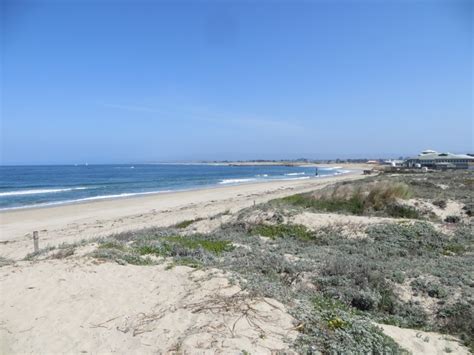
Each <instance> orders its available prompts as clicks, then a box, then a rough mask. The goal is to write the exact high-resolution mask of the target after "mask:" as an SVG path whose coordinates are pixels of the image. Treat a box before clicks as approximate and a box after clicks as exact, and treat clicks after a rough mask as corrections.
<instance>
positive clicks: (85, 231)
mask: <svg viewBox="0 0 474 355" xmlns="http://www.w3.org/2000/svg"><path fill="white" fill-rule="evenodd" d="M361 176H362V175H361V171H360V170H353V171H351V172H350V173H347V174H344V175H339V176H332V177H327V178H326V177H322V178H317V179H308V180H294V181H284V180H283V181H272V182H264V183H249V184H242V185H237V186H224V187H216V188H209V189H203V190H194V191H183V192H171V193H162V194H157V195H150V196H140V197H134V198H120V199H113V200H106V201H94V202H87V203H77V204H71V205H64V206H55V207H46V208H33V209H25V210H12V211H5V212H1V213H0V226H1V236H0V243H1V244H0V256H3V257H7V258H10V259H16V260H17V259H21V258H23V257H24V256H25V255H27V254H28V253H30V252H32V251H33V249H32V248H33V242H32V233H33V231H38V232H39V236H40V247H41V248H44V247H47V246H56V245H58V244H61V243H73V242H78V241H80V240H82V239H91V238H95V237H102V236H107V235H110V234H113V233H119V232H123V231H127V230H135V229H141V228H147V227H153V226H157V227H162V226H169V225H173V224H175V223H178V222H180V221H183V220H187V219H194V218H206V217H210V216H213V215H216V214H218V213H222V212H224V211H229V212H231V213H233V212H236V211H238V210H240V209H242V208H245V207H248V206H251V205H253V204H254V203H261V202H265V201H268V200H270V199H273V198H277V197H282V196H286V195H290V194H294V193H299V192H305V191H310V190H313V189H315V188H318V187H323V186H326V185H328V184H332V183H334V182H337V181H342V180H352V179H359V178H361Z"/></svg>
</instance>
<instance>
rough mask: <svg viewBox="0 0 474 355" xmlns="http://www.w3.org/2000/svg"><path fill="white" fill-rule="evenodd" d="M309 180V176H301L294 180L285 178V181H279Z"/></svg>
mask: <svg viewBox="0 0 474 355" xmlns="http://www.w3.org/2000/svg"><path fill="white" fill-rule="evenodd" d="M307 179H311V176H301V177H295V178H287V179H281V180H291V181H293V180H307Z"/></svg>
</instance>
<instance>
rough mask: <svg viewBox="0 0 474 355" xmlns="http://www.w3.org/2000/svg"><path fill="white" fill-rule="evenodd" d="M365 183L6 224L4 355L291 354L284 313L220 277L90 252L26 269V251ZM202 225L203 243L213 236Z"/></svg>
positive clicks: (310, 183) (304, 183)
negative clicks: (117, 260) (106, 259)
mask: <svg viewBox="0 0 474 355" xmlns="http://www.w3.org/2000/svg"><path fill="white" fill-rule="evenodd" d="M361 176H362V175H361V174H360V171H354V172H351V173H349V174H345V175H340V176H336V177H328V178H317V179H308V180H293V181H273V182H265V183H253V184H245V185H238V186H225V187H216V188H212V189H205V190H196V191H185V192H174V193H165V194H158V195H150V196H146V197H136V198H127V199H115V200H107V201H99V202H89V203H81V204H72V205H64V206H56V207H49V208H37V209H25V210H14V211H8V212H2V213H1V214H0V219H1V222H0V223H1V231H2V233H1V237H0V242H1V244H0V255H1V256H2V257H4V258H8V259H14V260H16V261H15V262H14V263H13V264H11V265H7V266H3V267H2V268H0V288H1V289H0V292H1V295H2V297H1V298H0V312H1V314H2V319H1V321H0V353H1V354H19V353H33V354H36V353H51V354H57V353H107V354H108V353H120V354H149V353H182V352H184V353H192V354H194V353H199V354H207V353H209V354H211V353H212V354H214V353H226V354H227V353H231V354H239V353H242V351H243V350H245V351H248V352H250V353H253V354H266V353H267V354H270V353H271V352H272V351H279V350H283V351H285V352H287V353H291V350H290V348H289V347H290V344H291V343H292V341H294V339H295V338H296V336H297V334H298V332H297V331H296V330H294V329H293V328H294V327H295V325H296V324H294V319H293V318H292V317H291V316H290V315H289V314H288V313H287V312H286V309H285V307H284V305H282V304H281V303H279V302H277V301H276V300H273V299H265V298H257V299H256V298H250V297H249V296H248V295H246V293H245V292H242V291H241V290H240V288H239V286H238V285H232V284H230V283H229V281H228V279H229V277H230V275H224V274H222V272H221V271H219V270H195V269H192V268H189V267H185V266H178V267H173V268H168V267H167V266H166V265H155V266H147V267H140V266H134V265H126V266H123V265H118V264H116V263H113V262H101V261H98V260H97V259H94V258H90V257H88V256H87V254H88V253H89V252H90V251H91V249H94V248H95V246H94V245H93V244H92V245H91V244H89V245H84V246H81V247H79V248H78V249H77V250H76V252H75V253H74V256H72V257H69V258H66V259H58V260H55V259H48V260H36V261H24V260H21V259H23V258H24V257H25V256H26V255H27V254H28V253H31V252H32V251H33V242H32V232H33V231H35V230H36V231H39V235H40V248H45V247H47V246H56V245H58V244H61V243H74V242H78V241H81V240H83V239H92V238H94V237H100V236H107V235H110V234H112V233H118V232H121V231H126V230H135V229H140V228H147V227H152V226H169V225H173V224H175V223H177V222H180V221H183V220H188V219H193V218H199V217H200V218H205V217H210V216H215V215H216V214H219V213H223V212H227V211H229V212H230V213H229V214H227V213H226V214H225V216H224V217H231V215H232V213H235V212H237V211H239V210H241V209H242V208H245V207H248V206H252V205H253V204H254V203H261V202H264V201H268V200H270V199H273V198H276V197H282V196H285V195H290V194H294V193H298V192H304V191H310V190H314V189H316V188H320V187H323V186H326V185H328V184H332V183H334V182H336V181H341V180H352V179H359V178H361ZM217 221H218V220H217ZM202 222H203V223H201V224H202V225H200V226H199V224H197V226H198V227H199V228H200V229H201V230H204V231H211V230H212V229H213V228H214V227H218V224H217V225H216V226H213V225H212V223H214V222H215V221H214V220H210V219H207V220H205V221H202ZM217 223H220V222H217ZM204 224H205V225H204Z"/></svg>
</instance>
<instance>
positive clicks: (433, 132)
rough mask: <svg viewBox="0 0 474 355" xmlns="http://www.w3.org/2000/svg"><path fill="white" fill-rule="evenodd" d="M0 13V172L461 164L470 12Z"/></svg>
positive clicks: (314, 6) (17, 8)
mask: <svg viewBox="0 0 474 355" xmlns="http://www.w3.org/2000/svg"><path fill="white" fill-rule="evenodd" d="M1 4H2V7H1V10H0V11H1V13H0V23H1V26H2V27H1V60H2V61H1V82H2V84H1V126H0V129H1V145H0V149H1V151H0V153H1V154H0V163H1V164H70V163H72V164H74V163H84V162H88V163H90V164H91V163H128V162H136V163H140V162H144V163H145V162H158V161H185V160H224V159H228V160H233V159H289V158H299V157H307V158H315V159H329V158H357V157H369V158H373V157H398V156H407V155H413V154H417V153H418V152H419V151H421V150H424V149H435V150H438V151H450V152H458V153H460V152H470V153H472V152H473V135H474V131H473V80H474V77H473V36H472V35H473V5H472V3H471V2H470V1H464V0H462V1H461V0H459V1H458V0H449V1H448V0H446V1H437V0H432V1H422V0H418V1H407V0H400V1H390V0H389V1H377V0H371V1H355V0H351V1H349V0H346V1H343V0H340V1H338V0H335V1H316V0H314V1H289V0H288V1H271V0H266V1H243V0H242V1H199V0H197V1H188V2H186V1H180V0H177V1H172V2H171V1H170V2H165V1H144V0H136V1H131V0H130V1H123V0H122V1H111V0H96V1H93V0H82V1H80V0H62V1H60V0H55V1H53V0H50V1H31V0H30V1H22V0H2V1H1Z"/></svg>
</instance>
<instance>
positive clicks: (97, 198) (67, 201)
mask: <svg viewBox="0 0 474 355" xmlns="http://www.w3.org/2000/svg"><path fill="white" fill-rule="evenodd" d="M183 191H185V190H183ZM167 192H175V191H173V190H160V191H147V192H135V193H123V194H116V195H101V196H92V197H84V198H79V199H76V200H65V201H54V202H46V203H37V204H33V205H26V206H18V207H7V208H0V211H7V210H19V209H24V208H36V207H48V206H57V205H64V204H71V203H77V202H84V201H94V200H107V199H114V198H121V197H132V196H140V195H152V194H160V193H167Z"/></svg>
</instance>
